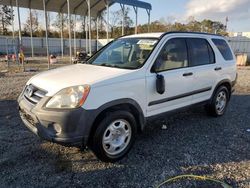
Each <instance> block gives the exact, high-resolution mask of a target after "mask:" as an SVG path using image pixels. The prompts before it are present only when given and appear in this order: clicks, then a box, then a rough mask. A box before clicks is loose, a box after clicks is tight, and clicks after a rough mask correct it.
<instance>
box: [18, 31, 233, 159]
mask: <svg viewBox="0 0 250 188" xmlns="http://www.w3.org/2000/svg"><path fill="white" fill-rule="evenodd" d="M236 78H237V74H236V62H235V57H234V55H233V53H232V50H231V48H230V47H229V45H228V42H227V41H226V40H225V38H224V37H221V36H218V35H210V34H205V33H187V32H170V33H148V34H139V35H132V36H125V37H122V38H119V39H116V40H114V41H112V42H111V43H109V44H108V45H106V46H105V47H103V48H102V49H101V50H99V51H98V52H97V53H96V54H95V55H93V56H92V57H91V58H90V59H89V60H88V62H87V63H85V64H77V65H71V66H66V67H62V68H58V69H54V70H49V71H46V72H42V73H40V74H38V75H36V76H34V77H32V78H31V79H30V80H29V81H28V82H27V84H26V86H25V88H24V90H23V92H22V93H21V95H20V96H19V98H18V103H19V109H20V115H21V118H22V120H23V122H24V124H25V125H26V126H27V127H28V128H29V129H30V130H31V131H32V132H34V133H35V134H37V135H39V136H40V137H42V138H44V139H46V140H49V141H52V142H55V143H59V144H63V145H70V146H72V145H73V146H89V147H90V148H91V149H92V150H93V152H94V153H95V154H96V156H97V157H98V158H99V159H101V160H103V161H111V162H114V161H117V160H119V159H121V158H122V157H124V156H125V154H127V153H128V151H129V150H130V148H131V146H132V145H133V142H134V140H135V138H136V134H137V133H138V132H140V131H142V130H143V129H144V127H145V125H146V124H147V122H148V121H150V120H151V119H154V118H156V117H157V118H161V117H163V118H164V117H166V114H167V113H168V112H171V111H175V110H178V109H182V108H184V107H190V106H193V105H196V104H204V105H206V109H207V111H208V112H209V114H211V115H213V116H221V115H223V114H224V113H225V111H226V107H227V104H228V102H229V101H230V97H231V93H232V92H233V87H234V85H235V82H236Z"/></svg>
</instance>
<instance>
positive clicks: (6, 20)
mask: <svg viewBox="0 0 250 188" xmlns="http://www.w3.org/2000/svg"><path fill="white" fill-rule="evenodd" d="M12 14H13V11H12V9H11V8H10V7H8V6H6V5H4V6H0V21H1V26H0V30H1V34H3V35H6V34H7V33H8V29H7V27H8V26H9V25H11V20H12Z"/></svg>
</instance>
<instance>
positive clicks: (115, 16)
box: [109, 7, 133, 38]
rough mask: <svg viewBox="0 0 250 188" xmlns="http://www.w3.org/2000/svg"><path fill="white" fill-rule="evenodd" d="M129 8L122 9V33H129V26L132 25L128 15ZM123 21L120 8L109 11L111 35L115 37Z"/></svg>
mask: <svg viewBox="0 0 250 188" xmlns="http://www.w3.org/2000/svg"><path fill="white" fill-rule="evenodd" d="M129 12H130V8H129V7H125V10H124V32H125V33H124V34H130V27H131V26H132V25H133V20H132V19H131V18H130V16H129ZM122 21H123V13H122V10H117V11H114V12H111V16H110V21H109V24H110V26H111V37H112V38H116V37H118V36H119V33H121V29H120V28H121V26H122Z"/></svg>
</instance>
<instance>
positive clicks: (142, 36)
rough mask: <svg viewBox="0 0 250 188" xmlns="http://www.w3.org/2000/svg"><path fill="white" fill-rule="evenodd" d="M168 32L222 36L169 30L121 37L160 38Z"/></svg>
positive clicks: (168, 33)
mask: <svg viewBox="0 0 250 188" xmlns="http://www.w3.org/2000/svg"><path fill="white" fill-rule="evenodd" d="M170 34H195V35H205V36H216V37H222V36H221V35H216V34H211V33H202V32H183V31H171V32H159V33H142V34H135V35H127V36H124V37H122V38H134V37H139V38H140V37H141V38H161V37H163V36H165V35H170Z"/></svg>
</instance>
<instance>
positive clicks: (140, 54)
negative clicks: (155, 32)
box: [87, 38, 158, 69]
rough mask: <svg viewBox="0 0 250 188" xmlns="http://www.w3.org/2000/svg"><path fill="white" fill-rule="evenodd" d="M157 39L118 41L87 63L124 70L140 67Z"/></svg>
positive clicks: (124, 39) (125, 39) (126, 39)
mask: <svg viewBox="0 0 250 188" xmlns="http://www.w3.org/2000/svg"><path fill="white" fill-rule="evenodd" d="M157 41H158V39H152V38H123V39H118V40H115V41H114V42H112V43H111V44H109V45H107V46H106V47H104V48H103V49H101V50H100V51H99V52H97V53H96V54H95V55H94V56H93V57H92V58H91V59H90V60H89V61H88V62H87V63H88V64H93V65H99V66H107V67H116V68H124V69H138V68H140V67H142V66H143V65H144V63H145V61H146V59H147V58H148V56H149V55H150V53H151V51H152V50H153V48H154V46H155V44H156V43H157Z"/></svg>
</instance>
